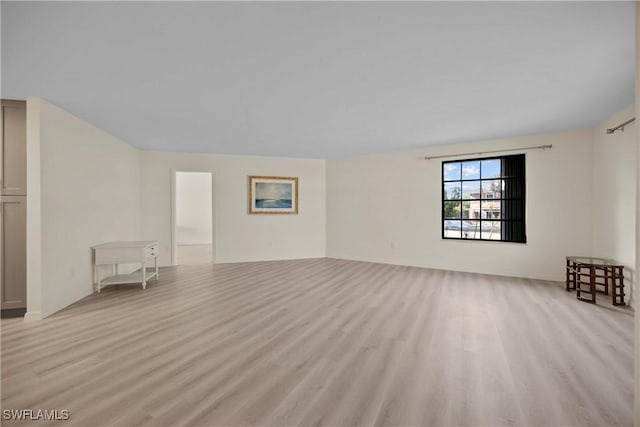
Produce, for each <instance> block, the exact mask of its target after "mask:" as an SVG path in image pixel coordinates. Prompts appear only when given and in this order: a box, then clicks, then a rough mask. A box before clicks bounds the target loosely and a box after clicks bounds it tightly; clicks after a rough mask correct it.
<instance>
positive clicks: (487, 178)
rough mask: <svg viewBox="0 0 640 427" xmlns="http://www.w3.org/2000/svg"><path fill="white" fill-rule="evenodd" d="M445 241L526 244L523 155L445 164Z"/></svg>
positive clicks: (443, 174) (443, 176) (443, 170)
mask: <svg viewBox="0 0 640 427" xmlns="http://www.w3.org/2000/svg"><path fill="white" fill-rule="evenodd" d="M442 238H444V239H462V240H465V239H467V240H493V241H501V242H518V243H526V241H527V236H526V233H525V156H524V154H518V155H514V156H503V157H493V158H483V159H468V160H457V161H450V162H442Z"/></svg>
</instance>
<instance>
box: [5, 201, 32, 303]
mask: <svg viewBox="0 0 640 427" xmlns="http://www.w3.org/2000/svg"><path fill="white" fill-rule="evenodd" d="M0 235H1V236H2V240H0V271H1V272H2V274H1V275H0V294H1V295H0V301H1V302H2V309H3V310H6V309H16V308H26V301H27V196H0Z"/></svg>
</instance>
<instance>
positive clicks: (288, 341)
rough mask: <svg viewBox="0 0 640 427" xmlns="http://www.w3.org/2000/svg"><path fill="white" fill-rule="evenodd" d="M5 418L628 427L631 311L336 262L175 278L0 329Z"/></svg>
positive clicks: (440, 273)
mask: <svg viewBox="0 0 640 427" xmlns="http://www.w3.org/2000/svg"><path fill="white" fill-rule="evenodd" d="M0 329H1V339H2V348H1V374H2V378H1V383H2V384H1V385H2V390H1V393H2V395H1V402H2V408H3V409H34V410H37V409H68V410H69V412H70V414H71V419H70V420H69V421H66V422H64V424H61V423H60V422H57V423H56V422H45V421H33V422H15V421H9V422H7V421H4V423H3V424H5V425H38V426H43V425H69V426H82V427H85V426H172V427H173V426H297V425H299V426H309V425H317V426H319V425H329V426H454V425H455V426H462V425H466V426H500V425H505V426H506V425H508V426H513V425H518V426H590V425H593V426H618V425H620V426H630V425H633V413H632V412H633V345H634V342H633V311H632V310H630V309H629V308H619V307H613V306H612V305H611V304H610V303H609V300H608V299H606V298H604V297H603V298H600V299H599V302H598V304H597V305H591V304H585V303H581V302H579V301H577V300H576V298H575V294H574V293H567V292H565V291H564V289H563V287H562V286H561V285H560V284H558V283H553V282H542V281H536V280H529V279H518V278H508V277H498V276H489V275H480V274H471V273H459V272H452V271H445V270H429V269H421V268H413V267H401V266H393V265H384V264H373V263H365V262H355V261H344V260H336V259H327V258H323V259H309V260H290V261H269V262H257V263H238V264H217V265H214V264H212V263H206V264H201V265H181V266H177V267H171V268H163V269H161V272H160V279H159V280H158V281H157V282H151V283H150V285H149V286H148V287H147V289H146V290H142V289H140V287H137V286H119V287H110V288H107V289H105V290H103V292H102V293H101V294H96V295H92V296H89V297H87V298H85V299H83V300H82V301H80V302H78V303H76V304H74V305H72V306H71V307H68V308H67V309H65V310H63V311H61V312H59V313H56V314H55V315H53V316H51V317H49V318H47V319H45V320H43V321H41V322H23V321H22V320H20V319H2V320H1V323H0Z"/></svg>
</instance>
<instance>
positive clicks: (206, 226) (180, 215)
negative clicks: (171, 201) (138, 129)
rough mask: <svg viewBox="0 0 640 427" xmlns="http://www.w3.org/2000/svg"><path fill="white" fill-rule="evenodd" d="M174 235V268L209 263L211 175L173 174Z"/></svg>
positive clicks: (211, 216) (211, 221) (202, 173)
mask: <svg viewBox="0 0 640 427" xmlns="http://www.w3.org/2000/svg"><path fill="white" fill-rule="evenodd" d="M174 235H175V239H174V242H175V246H174V254H175V258H174V261H175V263H176V264H178V265H187V264H191V265H192V264H208V263H212V262H213V174H212V173H211V172H176V175H175V229H174Z"/></svg>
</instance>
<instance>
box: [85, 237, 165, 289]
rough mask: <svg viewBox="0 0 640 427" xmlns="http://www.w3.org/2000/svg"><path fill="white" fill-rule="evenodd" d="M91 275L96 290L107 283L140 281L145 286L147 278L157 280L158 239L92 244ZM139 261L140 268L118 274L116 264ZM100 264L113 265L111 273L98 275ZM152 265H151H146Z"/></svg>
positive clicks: (116, 283) (144, 287) (117, 283)
mask: <svg viewBox="0 0 640 427" xmlns="http://www.w3.org/2000/svg"><path fill="white" fill-rule="evenodd" d="M91 249H93V276H94V286H95V290H96V292H100V289H101V288H102V287H104V286H107V285H119V284H125V283H140V284H141V285H142V289H146V288H147V280H149V279H152V278H154V277H155V279H156V280H158V253H159V250H158V241H157V240H145V241H135V242H109V243H103V244H101V245H97V246H93V247H92V248H91ZM134 263H139V264H140V269H138V270H136V271H134V272H133V273H129V274H119V272H118V264H134ZM100 265H111V266H113V270H112V271H113V275H112V276H109V277H104V278H101V277H100V271H99V270H100V269H99V268H98V267H99V266H100ZM147 265H153V267H147Z"/></svg>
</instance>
